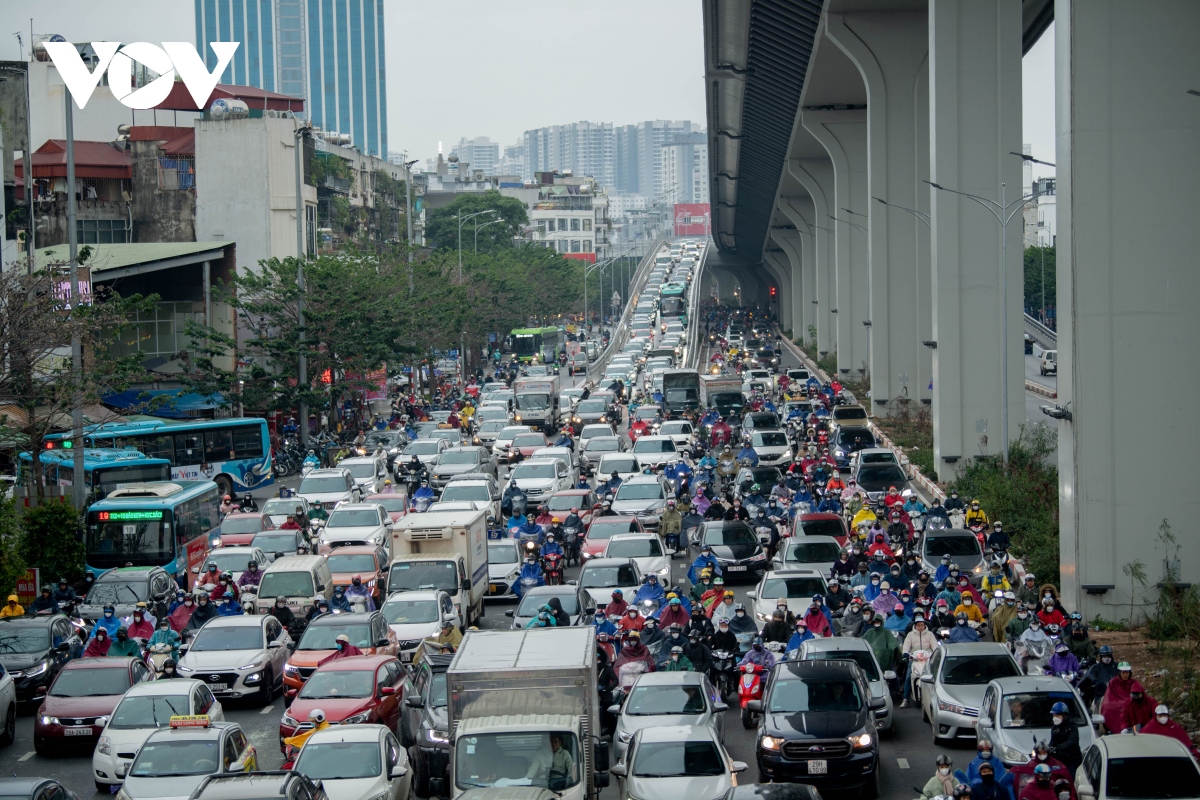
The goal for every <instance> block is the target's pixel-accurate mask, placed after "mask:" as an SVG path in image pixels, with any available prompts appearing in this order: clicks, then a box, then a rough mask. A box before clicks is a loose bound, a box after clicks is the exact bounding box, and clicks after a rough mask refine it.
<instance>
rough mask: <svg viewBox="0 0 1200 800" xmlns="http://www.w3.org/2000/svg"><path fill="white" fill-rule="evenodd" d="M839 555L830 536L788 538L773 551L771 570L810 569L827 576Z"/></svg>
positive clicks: (835, 543)
mask: <svg viewBox="0 0 1200 800" xmlns="http://www.w3.org/2000/svg"><path fill="white" fill-rule="evenodd" d="M841 553H842V546H841V545H839V544H838V540H837V539H835V538H834V537H832V536H789V537H788V538H786V539H784V540H782V541H781V542H780V546H779V548H778V549H777V550H776V551H775V558H773V559H771V569H811V570H815V571H816V572H818V573H820V574H821V575H826V576H828V575H829V574H830V571H831V570H832V569H833V564H834V562H835V561H837V560H838V557H839V556H840V555H841Z"/></svg>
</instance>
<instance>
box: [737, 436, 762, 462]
mask: <svg viewBox="0 0 1200 800" xmlns="http://www.w3.org/2000/svg"><path fill="white" fill-rule="evenodd" d="M736 461H737V463H738V464H749V465H750V466H751V467H757V466H758V453H756V452H754V448H753V447H751V446H750V437H749V436H745V437H743V438H742V449H741V450H739V451H738V453H737V459H736Z"/></svg>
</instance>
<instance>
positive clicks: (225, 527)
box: [220, 511, 275, 547]
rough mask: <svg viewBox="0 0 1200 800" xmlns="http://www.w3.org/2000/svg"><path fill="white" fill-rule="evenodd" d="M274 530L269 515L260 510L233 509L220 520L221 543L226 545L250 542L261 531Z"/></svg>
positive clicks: (273, 524) (231, 545)
mask: <svg viewBox="0 0 1200 800" xmlns="http://www.w3.org/2000/svg"><path fill="white" fill-rule="evenodd" d="M273 530H275V523H274V522H271V516H270V515H269V514H265V513H263V512H261V511H234V512H233V513H232V514H230V515H228V516H227V517H225V519H223V520H221V533H220V537H221V544H222V545H225V546H227V547H233V546H234V545H243V544H250V542H252V541H253V540H254V536H255V534H257V533H260V532H262V531H273Z"/></svg>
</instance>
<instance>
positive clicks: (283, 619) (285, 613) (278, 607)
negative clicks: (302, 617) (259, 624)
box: [267, 597, 296, 631]
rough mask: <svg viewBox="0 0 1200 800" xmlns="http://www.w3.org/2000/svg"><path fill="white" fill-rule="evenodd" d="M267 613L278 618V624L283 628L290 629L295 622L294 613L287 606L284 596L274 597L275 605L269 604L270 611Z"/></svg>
mask: <svg viewBox="0 0 1200 800" xmlns="http://www.w3.org/2000/svg"><path fill="white" fill-rule="evenodd" d="M267 613H268V614H270V615H271V616H272V617H274V618H275V619H277V620H279V624H280V625H282V626H283V627H284V630H287V631H291V630H292V626H294V625H295V623H296V615H295V614H293V613H292V609H290V608H289V607H288V604H287V598H285V597H276V598H275V605H273V606H271V609H270V611H268V612H267Z"/></svg>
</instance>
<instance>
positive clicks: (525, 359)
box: [511, 328, 566, 364]
mask: <svg viewBox="0 0 1200 800" xmlns="http://www.w3.org/2000/svg"><path fill="white" fill-rule="evenodd" d="M511 335H512V340H513V354H514V355H515V356H516V357H517V360H518V361H520V362H521V363H522V364H528V363H529V362H531V361H533V359H534V356H537V358H538V360H539V361H540V362H541V363H543V364H549V363H551V362H553V361H554V360H555V359H556V358H558V351H559V348H561V347H562V346H563V344H564V343H565V342H566V335H565V334H564V333H563V331H562V329H561V328H516V329H514V330H513V332H512V334H511Z"/></svg>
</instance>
